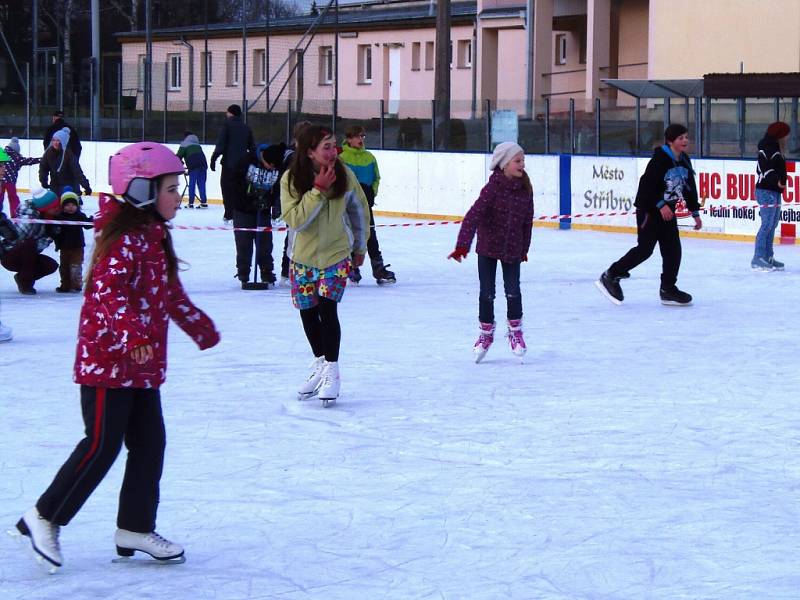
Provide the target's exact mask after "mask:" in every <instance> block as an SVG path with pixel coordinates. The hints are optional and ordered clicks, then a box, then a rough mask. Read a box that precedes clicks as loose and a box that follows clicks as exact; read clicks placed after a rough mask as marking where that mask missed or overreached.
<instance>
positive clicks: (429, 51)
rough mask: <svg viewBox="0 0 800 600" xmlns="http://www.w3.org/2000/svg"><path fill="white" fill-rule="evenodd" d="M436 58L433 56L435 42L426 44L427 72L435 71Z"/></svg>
mask: <svg viewBox="0 0 800 600" xmlns="http://www.w3.org/2000/svg"><path fill="white" fill-rule="evenodd" d="M435 60H436V59H435V57H434V55H433V42H425V70H426V71H433V65H434V62H435Z"/></svg>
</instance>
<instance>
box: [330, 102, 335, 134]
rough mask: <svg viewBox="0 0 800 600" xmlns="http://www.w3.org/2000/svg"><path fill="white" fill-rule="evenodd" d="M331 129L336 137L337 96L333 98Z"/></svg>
mask: <svg viewBox="0 0 800 600" xmlns="http://www.w3.org/2000/svg"><path fill="white" fill-rule="evenodd" d="M331 131H332V132H333V137H336V98H334V99H332V100H331Z"/></svg>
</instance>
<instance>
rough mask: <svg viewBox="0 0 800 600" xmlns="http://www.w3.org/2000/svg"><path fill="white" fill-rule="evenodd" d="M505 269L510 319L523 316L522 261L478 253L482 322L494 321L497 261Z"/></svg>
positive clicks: (480, 315) (504, 284)
mask: <svg viewBox="0 0 800 600" xmlns="http://www.w3.org/2000/svg"><path fill="white" fill-rule="evenodd" d="M498 262H500V267H501V268H502V269H503V287H504V288H505V292H506V306H507V308H506V311H507V313H506V314H507V317H508V319H521V318H522V292H520V288H519V265H520V263H518V262H514V263H505V262H501V261H498V260H497V259H496V258H489V257H488V256H481V255H480V254H479V255H478V279H479V281H480V286H481V290H480V295H479V296H478V320H479V321H480V322H481V323H494V294H495V279H496V278H497V263H498Z"/></svg>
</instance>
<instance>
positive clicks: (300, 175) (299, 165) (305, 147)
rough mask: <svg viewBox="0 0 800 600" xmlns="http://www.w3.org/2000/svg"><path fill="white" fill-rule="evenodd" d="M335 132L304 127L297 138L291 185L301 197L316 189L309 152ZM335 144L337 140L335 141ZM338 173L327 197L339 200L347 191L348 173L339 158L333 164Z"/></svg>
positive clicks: (290, 173)
mask: <svg viewBox="0 0 800 600" xmlns="http://www.w3.org/2000/svg"><path fill="white" fill-rule="evenodd" d="M332 135H333V131H331V130H330V129H328V128H327V127H323V126H322V125H308V126H307V127H304V128H303V129H302V130H301V131H300V133H299V135H298V136H297V149H296V150H295V153H294V160H293V161H292V164H291V166H290V167H289V180H288V181H289V185H292V186H294V189H295V190H297V193H298V195H299V196H300V197H302V196H303V194H305V193H306V192H307V191H309V190H310V189H311V188H312V187H314V177H315V175H316V173H315V172H314V162H313V161H312V160H311V157H310V156H308V151H309V150H313V149H314V148H316V147H317V146H319V144H320V142H322V140H324V139H325V138H328V137H331V136H332ZM334 142H335V139H334ZM333 170H334V172H335V173H336V181H334V183H333V187H331V189H330V190H328V192H329V193H328V194H326V195H327V196H329V197H330V198H338V197H339V196H343V195H344V193H345V192H346V191H347V171H345V167H344V165H343V164H342V161H340V160H339V159H338V158H337V159H336V162H334V164H333Z"/></svg>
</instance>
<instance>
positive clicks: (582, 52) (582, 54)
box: [578, 31, 586, 65]
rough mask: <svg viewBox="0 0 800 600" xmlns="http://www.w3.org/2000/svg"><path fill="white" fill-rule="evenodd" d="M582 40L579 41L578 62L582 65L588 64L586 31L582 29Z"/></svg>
mask: <svg viewBox="0 0 800 600" xmlns="http://www.w3.org/2000/svg"><path fill="white" fill-rule="evenodd" d="M578 35H579V36H580V40H579V42H578V44H579V45H578V62H579V63H581V64H582V65H585V64H586V31H581V32H580V34H578Z"/></svg>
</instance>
